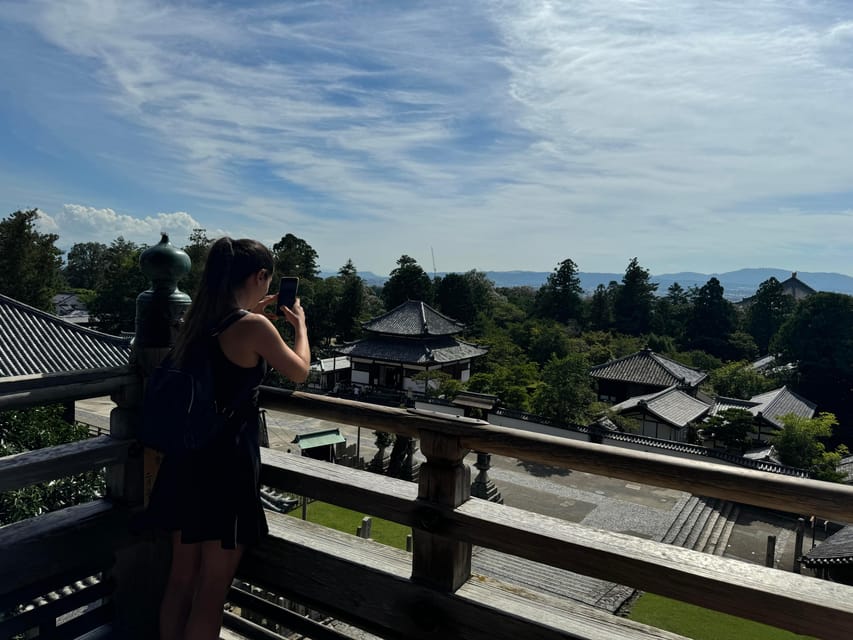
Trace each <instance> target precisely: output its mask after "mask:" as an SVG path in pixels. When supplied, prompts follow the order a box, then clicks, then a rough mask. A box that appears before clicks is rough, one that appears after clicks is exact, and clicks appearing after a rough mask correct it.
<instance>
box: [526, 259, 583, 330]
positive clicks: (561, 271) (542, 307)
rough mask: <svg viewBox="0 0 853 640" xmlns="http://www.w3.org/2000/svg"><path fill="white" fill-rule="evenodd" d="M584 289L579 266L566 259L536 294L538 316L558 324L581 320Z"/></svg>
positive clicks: (535, 304) (535, 305)
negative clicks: (579, 274)
mask: <svg viewBox="0 0 853 640" xmlns="http://www.w3.org/2000/svg"><path fill="white" fill-rule="evenodd" d="M582 295H583V288H582V287H581V281H580V278H579V277H578V266H577V265H576V264H575V263H574V262H573V261H572V260H571V259H570V258H566V259H565V260H563V261H562V262H561V263H560V264H558V265H557V266H556V267H555V268H554V272H553V273H551V274H550V275H549V276H548V279H547V280H546V281H545V284H544V285H542V286H541V287H540V288H539V291H538V292H537V293H536V299H535V302H534V308H535V310H536V313H537V315H539V316H540V317H543V318H551V319H553V320H556V321H557V322H568V321H569V320H575V321H576V322H579V321H580V319H581V309H582V307H583V304H582V299H581V296H582Z"/></svg>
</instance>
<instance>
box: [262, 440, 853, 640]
mask: <svg viewBox="0 0 853 640" xmlns="http://www.w3.org/2000/svg"><path fill="white" fill-rule="evenodd" d="M262 463H263V471H262V473H263V480H264V482H268V483H271V484H275V485H278V486H282V487H286V488H287V489H288V490H290V491H295V492H298V493H301V494H305V495H309V496H312V497H315V498H318V499H320V500H324V501H328V502H333V503H335V504H339V505H341V506H345V507H348V508H353V509H357V510H359V511H361V512H363V513H370V514H371V515H375V516H377V517H382V518H386V519H389V520H394V521H396V522H400V523H403V524H407V525H410V526H412V527H415V528H418V529H423V530H426V531H429V532H430V533H432V534H436V535H438V536H441V537H446V538H447V539H452V540H457V541H466V542H469V543H471V544H475V545H479V546H485V547H489V548H492V549H496V550H498V551H502V552H504V553H509V554H512V555H516V556H519V557H523V558H526V559H528V560H532V561H535V562H540V563H543V564H548V565H551V566H554V567H558V568H561V569H566V570H569V571H575V572H578V573H582V574H584V575H589V576H592V577H596V578H600V579H603V580H608V581H611V582H616V583H618V584H625V585H628V586H631V587H634V588H639V589H643V590H646V591H651V592H653V593H658V594H660V595H665V596H669V597H672V598H674V599H677V600H682V601H685V602H691V603H693V604H697V605H700V606H703V607H707V608H711V609H717V610H719V611H724V612H726V613H730V614H733V615H738V616H743V617H747V618H751V619H754V620H758V621H761V622H765V623H768V624H772V625H774V626H780V627H784V628H786V629H790V630H791V631H795V632H798V633H809V634H811V635H818V636H820V637H826V638H845V637H846V634H847V633H848V631H849V629H850V628H853V588H851V587H848V586H845V585H840V584H836V583H831V582H826V581H818V580H815V579H814V578H808V577H803V576H801V575H798V574H794V573H787V572H782V571H779V570H776V569H768V568H765V567H761V566H756V565H752V564H748V563H744V562H742V561H739V560H732V559H728V558H721V557H718V556H714V555H709V554H706V553H701V552H698V551H693V550H690V549H683V548H681V547H674V546H671V545H667V544H663V543H659V542H654V541H650V540H644V539H641V538H637V537H634V536H629V535H625V534H619V533H611V532H607V531H600V530H595V529H590V528H588V527H584V526H581V525H578V524H574V523H570V522H566V521H564V520H559V519H556V518H552V517H549V516H544V515H539V514H535V513H531V512H528V511H524V510H522V509H516V508H512V507H506V506H503V505H498V504H494V503H490V502H486V501H483V500H479V499H476V498H474V499H470V500H468V501H467V502H465V503H464V504H462V505H460V506H458V507H456V508H455V509H442V508H439V507H436V506H435V505H434V504H431V503H429V502H425V501H423V500H418V499H417V498H416V490H415V486H414V485H413V484H412V483H409V482H404V481H402V480H393V479H389V478H384V477H382V476H376V475H375V474H366V473H363V472H360V471H357V470H354V469H349V468H346V467H341V466H340V465H332V464H328V463H323V462H318V461H315V460H311V459H310V458H302V457H295V456H293V455H290V454H286V453H282V452H279V451H272V450H264V451H263V452H262ZM818 623H819V624H818ZM818 626H819V627H820V629H817V627H818Z"/></svg>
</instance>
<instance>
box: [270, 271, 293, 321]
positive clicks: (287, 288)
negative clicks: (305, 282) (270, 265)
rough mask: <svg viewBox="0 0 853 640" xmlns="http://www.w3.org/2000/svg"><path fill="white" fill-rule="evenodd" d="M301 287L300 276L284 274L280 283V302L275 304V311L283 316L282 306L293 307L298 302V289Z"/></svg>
mask: <svg viewBox="0 0 853 640" xmlns="http://www.w3.org/2000/svg"><path fill="white" fill-rule="evenodd" d="M298 287H299V278H297V277H295V276H284V277H283V278H282V279H281V282H280V283H279V285H278V302H277V303H276V305H275V313H276V315H278V316H283V315H284V311H282V310H281V308H282V306H284V307H287V308H288V309H291V308H293V304H294V303H295V302H296V289H297V288H298Z"/></svg>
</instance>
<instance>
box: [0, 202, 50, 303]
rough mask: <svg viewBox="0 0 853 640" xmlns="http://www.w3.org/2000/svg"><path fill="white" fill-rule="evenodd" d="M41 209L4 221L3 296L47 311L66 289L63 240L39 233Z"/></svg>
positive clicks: (0, 230) (0, 226)
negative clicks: (59, 242) (63, 267)
mask: <svg viewBox="0 0 853 640" xmlns="http://www.w3.org/2000/svg"><path fill="white" fill-rule="evenodd" d="M37 219H38V209H30V210H29V211H16V212H15V213H13V214H11V215H10V216H9V217H7V218H4V219H3V220H0V293H2V294H3V295H6V296H9V297H11V298H14V299H15V300H19V301H21V302H23V303H25V304H28V305H31V306H33V307H35V308H37V309H42V310H44V311H51V312H52V311H53V310H54V309H53V296H54V295H56V294H57V293H58V292H59V290H60V289H61V287H62V251H60V250H59V249H58V248H57V247H56V245H55V243H56V241H57V239H58V238H59V236H57V235H56V234H53V233H39V232H38V231H37V230H36V220H37Z"/></svg>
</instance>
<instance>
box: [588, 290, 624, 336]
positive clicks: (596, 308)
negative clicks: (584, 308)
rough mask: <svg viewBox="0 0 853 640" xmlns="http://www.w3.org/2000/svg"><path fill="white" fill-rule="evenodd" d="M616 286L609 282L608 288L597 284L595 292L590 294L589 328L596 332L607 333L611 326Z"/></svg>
mask: <svg viewBox="0 0 853 640" xmlns="http://www.w3.org/2000/svg"><path fill="white" fill-rule="evenodd" d="M617 288H618V284H617V283H616V282H615V281H611V282H610V286H608V287H605V286H604V285H603V284H599V285H598V286H597V287H596V288H595V291H593V292H592V297H591V298H590V300H589V305H588V307H589V312H588V314H587V315H588V317H589V327H590V328H591V329H593V330H596V331H607V330H608V329H610V328H611V327H612V326H613V301H614V299H615V291H616V290H617Z"/></svg>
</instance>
